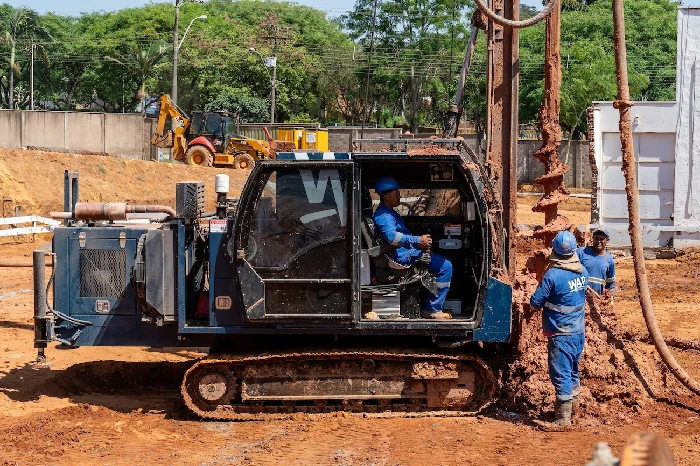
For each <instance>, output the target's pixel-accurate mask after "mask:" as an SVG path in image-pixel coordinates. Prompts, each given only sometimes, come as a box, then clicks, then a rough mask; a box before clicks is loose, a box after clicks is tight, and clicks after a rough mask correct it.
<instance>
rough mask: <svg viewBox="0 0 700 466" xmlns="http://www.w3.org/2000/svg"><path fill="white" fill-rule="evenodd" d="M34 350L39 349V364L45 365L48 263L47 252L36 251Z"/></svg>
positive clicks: (37, 360) (34, 257) (37, 359)
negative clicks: (46, 269)
mask: <svg viewBox="0 0 700 466" xmlns="http://www.w3.org/2000/svg"><path fill="white" fill-rule="evenodd" d="M33 259H34V348H37V356H36V362H37V363H45V362H46V355H45V354H44V348H46V340H47V339H48V321H47V318H46V289H45V286H46V271H45V269H44V263H45V262H46V252H45V251H34V256H33Z"/></svg>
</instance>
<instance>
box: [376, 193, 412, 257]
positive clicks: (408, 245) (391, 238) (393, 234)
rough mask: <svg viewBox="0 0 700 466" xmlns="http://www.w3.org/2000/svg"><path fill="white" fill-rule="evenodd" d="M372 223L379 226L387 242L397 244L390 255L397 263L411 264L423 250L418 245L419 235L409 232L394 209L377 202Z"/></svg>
mask: <svg viewBox="0 0 700 466" xmlns="http://www.w3.org/2000/svg"><path fill="white" fill-rule="evenodd" d="M374 224H375V225H376V226H377V228H379V231H380V232H381V233H382V237H384V240H385V241H386V242H387V243H391V244H393V245H394V246H398V248H397V249H396V250H394V252H393V253H392V255H393V258H394V260H395V261H396V262H398V263H399V264H403V265H409V264H412V263H413V262H414V261H415V260H416V259H417V258H418V256H420V255H421V253H422V252H423V251H421V249H420V248H419V247H418V244H419V243H420V236H414V235H412V234H411V232H410V231H409V230H408V228H406V225H405V224H404V223H403V219H402V218H401V216H400V215H399V214H398V213H397V212H396V211H395V210H394V209H391V208H389V207H387V206H385V205H384V204H379V207H377V210H376V211H375V212H374Z"/></svg>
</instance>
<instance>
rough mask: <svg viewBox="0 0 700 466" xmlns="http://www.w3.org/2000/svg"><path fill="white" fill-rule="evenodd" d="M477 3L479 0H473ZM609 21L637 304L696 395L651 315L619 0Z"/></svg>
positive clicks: (666, 358) (665, 356) (664, 355)
mask: <svg viewBox="0 0 700 466" xmlns="http://www.w3.org/2000/svg"><path fill="white" fill-rule="evenodd" d="M476 1H477V2H478V1H479V0H476ZM612 5H613V7H612V8H613V23H614V26H615V64H616V66H617V89H618V94H617V100H616V101H615V103H614V106H615V108H617V109H618V110H619V112H620V142H621V144H622V171H623V173H624V175H625V191H626V192H627V211H628V213H629V229H628V230H629V234H630V239H631V240H632V256H633V257H634V275H635V279H636V282H637V291H638V292H639V303H640V305H641V306H642V314H643V315H644V320H645V322H646V324H647V329H648V330H649V335H650V336H651V340H652V342H653V343H654V346H655V347H656V350H657V351H658V352H659V355H660V356H661V359H662V360H663V362H664V363H665V364H666V366H668V368H669V370H670V371H671V373H672V374H673V375H674V376H675V377H676V378H677V379H678V380H679V381H680V382H681V383H682V384H683V385H685V386H686V387H687V388H688V389H689V390H691V391H692V392H694V393H695V394H697V395H700V384H698V382H697V381H695V380H694V379H693V378H692V377H690V375H688V373H687V372H686V371H685V370H684V369H683V368H682V367H681V366H680V365H679V364H678V362H677V361H676V359H675V358H674V357H673V354H671V351H670V350H669V349H668V346H666V342H665V341H664V338H663V335H662V334H661V330H660V329H659V325H658V323H657V322H656V318H655V317H654V308H653V306H652V303H651V293H650V291H649V281H648V280H647V276H646V264H645V261H644V248H643V245H642V230H641V227H640V224H639V188H638V187H637V173H636V170H635V161H634V151H633V145H632V113H631V111H630V108H631V107H632V105H633V104H632V102H631V101H630V91H629V82H628V77H627V48H626V46H625V11H624V4H623V0H613V4H612Z"/></svg>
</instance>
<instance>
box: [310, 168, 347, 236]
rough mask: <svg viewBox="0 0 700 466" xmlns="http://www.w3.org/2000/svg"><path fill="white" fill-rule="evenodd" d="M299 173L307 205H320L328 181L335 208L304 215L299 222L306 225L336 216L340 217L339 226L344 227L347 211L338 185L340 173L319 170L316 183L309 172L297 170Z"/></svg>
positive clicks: (342, 193)
mask: <svg viewBox="0 0 700 466" xmlns="http://www.w3.org/2000/svg"><path fill="white" fill-rule="evenodd" d="M299 173H300V174H301V179H302V181H303V182H304V190H305V191H306V198H307V199H308V200H309V203H311V204H320V203H322V202H323V198H324V197H326V189H327V188H328V181H330V182H331V189H332V190H333V198H334V200H335V205H336V208H337V210H336V209H326V210H321V211H319V212H313V213H311V214H306V215H303V216H302V217H301V218H300V219H299V220H301V222H302V223H303V224H307V223H309V222H313V221H315V220H320V219H322V218H326V217H330V216H331V215H335V214H338V217H340V224H341V225H342V226H345V224H346V223H347V217H346V215H347V209H346V206H345V190H344V189H343V186H342V184H341V183H340V172H339V171H338V170H330V169H329V170H319V172H318V181H315V180H314V175H313V173H312V172H311V170H299Z"/></svg>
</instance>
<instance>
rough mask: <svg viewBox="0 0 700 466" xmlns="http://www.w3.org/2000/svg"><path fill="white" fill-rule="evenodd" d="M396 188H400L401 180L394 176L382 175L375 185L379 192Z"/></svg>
mask: <svg viewBox="0 0 700 466" xmlns="http://www.w3.org/2000/svg"><path fill="white" fill-rule="evenodd" d="M394 189H399V182H398V181H396V178H394V177H393V176H381V177H379V179H378V180H377V184H375V185H374V190H375V191H376V192H377V193H378V194H381V193H384V192H387V191H393V190H394Z"/></svg>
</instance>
